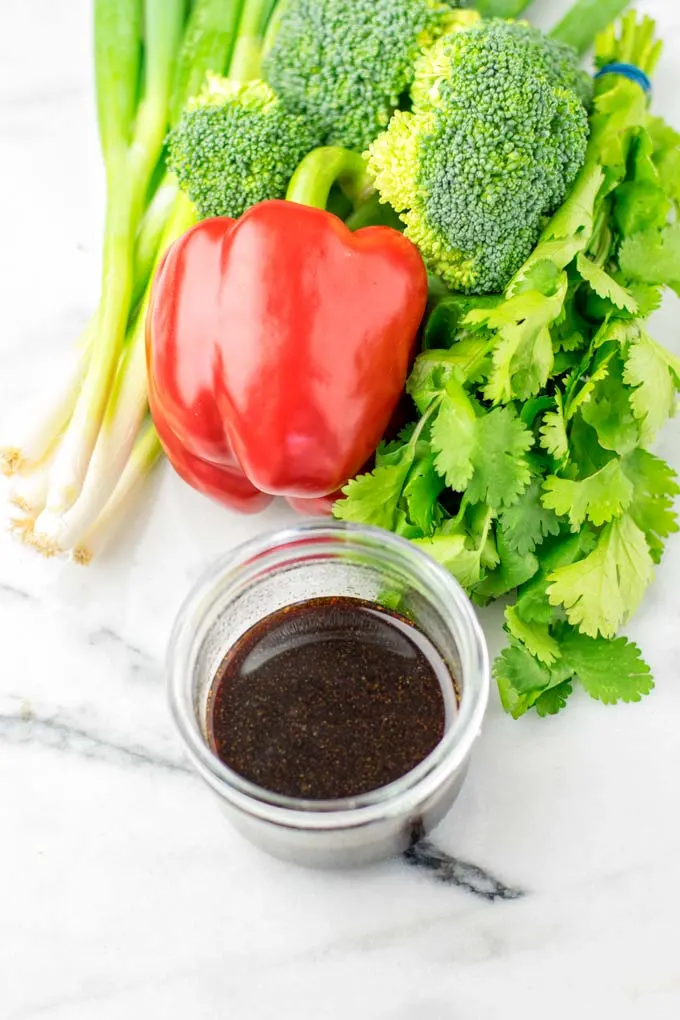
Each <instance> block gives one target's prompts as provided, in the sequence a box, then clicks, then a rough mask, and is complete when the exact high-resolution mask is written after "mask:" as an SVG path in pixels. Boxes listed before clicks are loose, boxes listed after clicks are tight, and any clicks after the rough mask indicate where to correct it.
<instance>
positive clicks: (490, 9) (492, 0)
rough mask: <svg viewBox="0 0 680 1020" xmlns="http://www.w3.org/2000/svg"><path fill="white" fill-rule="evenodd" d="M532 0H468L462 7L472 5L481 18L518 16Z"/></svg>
mask: <svg viewBox="0 0 680 1020" xmlns="http://www.w3.org/2000/svg"><path fill="white" fill-rule="evenodd" d="M531 2H532V0H468V2H467V3H464V4H461V6H462V7H474V9H475V10H476V11H479V13H480V14H481V16H482V17H483V18H518V17H519V16H520V14H521V13H522V11H524V10H525V9H526V8H527V7H528V6H529V4H530V3H531Z"/></svg>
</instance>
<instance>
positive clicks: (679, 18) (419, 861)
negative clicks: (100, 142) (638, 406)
mask: <svg viewBox="0 0 680 1020" xmlns="http://www.w3.org/2000/svg"><path fill="white" fill-rule="evenodd" d="M536 6H537V9H538V12H539V13H540V15H541V17H542V19H543V22H544V23H547V24H549V23H550V22H551V20H554V18H555V15H556V14H558V13H559V11H560V9H561V8H563V7H564V6H565V4H564V0H539V2H538V3H537V5H536ZM639 6H640V7H641V8H642V9H643V10H646V11H649V12H650V13H651V14H653V15H655V16H657V17H658V19H659V21H660V24H661V28H662V32H663V36H664V37H665V39H666V40H667V49H666V54H665V57H664V60H663V64H662V66H661V69H660V71H659V73H658V76H657V84H656V97H657V104H658V108H659V109H660V110H661V111H663V112H665V113H666V114H667V115H668V116H669V117H671V118H673V115H674V114H675V117H674V120H675V122H676V124H677V123H678V122H680V107H679V106H678V99H677V96H678V94H679V93H680V10H679V9H678V8H677V7H676V5H675V4H671V3H669V2H668V0H647V2H644V3H641V4H640V5H639ZM89 7H90V4H89V0H61V2H60V3H58V4H56V3H53V2H50V0H25V2H24V3H21V4H18V3H16V4H9V3H4V4H3V5H2V11H1V12H0V14H1V17H0V24H1V25H2V32H1V33H0V151H1V152H2V162H1V164H0V182H1V183H2V198H1V199H0V203H1V205H2V210H3V214H2V220H3V237H2V244H0V279H1V280H2V285H1V288H0V290H1V292H2V305H1V306H0V315H1V317H2V318H1V320H0V322H1V329H0V426H2V425H5V426H6V424H7V422H8V420H9V419H10V418H11V417H12V415H13V414H15V413H16V412H17V411H18V410H19V409H20V408H21V407H22V406H23V405H24V404H25V402H26V401H27V400H28V398H29V397H30V395H31V393H32V392H33V391H34V389H35V387H36V386H37V385H39V384H40V382H41V381H46V380H49V378H50V376H51V374H52V373H53V372H54V370H55V368H56V367H57V366H58V364H59V362H60V359H61V358H62V356H63V352H64V351H65V350H66V349H67V348H68V345H69V344H70V343H71V341H72V339H73V338H74V337H75V336H76V334H77V333H78V331H79V328H80V326H81V325H82V324H83V323H84V322H85V321H86V319H87V317H88V315H89V313H90V311H91V308H92V303H93V300H94V297H95V295H96V292H97V286H98V272H99V250H98V239H99V237H100V233H101V219H102V187H103V182H102V172H101V167H100V165H99V156H98V149H97V142H96V133H95V128H94V109H93V94H92V82H91V66H90V64H91V53H90V20H89V17H90V15H89ZM677 322H678V306H677V303H676V302H675V301H673V302H669V303H668V304H667V305H666V307H665V309H664V310H663V311H662V312H661V313H659V315H658V317H657V322H656V329H655V333H656V335H657V336H658V337H659V339H661V340H663V341H664V342H666V343H669V344H670V345H672V346H674V347H675V349H676V351H677V350H678V349H679V348H680V341H678V339H677ZM660 452H661V453H662V455H663V456H664V457H666V458H667V459H668V460H669V461H671V463H673V464H674V466H675V467H676V468H678V469H680V423H678V422H676V423H675V424H672V425H671V426H670V427H669V428H668V429H667V431H666V433H665V436H664V439H663V442H662V444H661V450H660ZM291 518H292V515H291V514H290V513H289V512H287V511H285V510H282V509H281V508H280V507H277V508H274V509H272V510H271V511H269V512H267V513H265V514H263V515H262V516H260V517H258V518H255V519H248V518H241V517H238V516H236V515H233V514H230V513H227V512H226V511H224V510H221V509H219V508H218V507H216V506H213V505H211V504H210V503H208V502H207V501H205V500H203V499H202V498H201V497H200V496H199V495H197V494H196V493H194V492H192V491H191V490H189V489H188V488H186V487H185V486H183V485H182V484H181V483H180V482H179V480H178V479H177V478H176V477H174V475H173V474H172V473H171V471H170V470H169V469H168V468H167V467H164V468H163V469H162V470H161V471H159V473H158V475H157V477H156V478H155V480H154V481H153V483H152V484H151V485H150V486H149V491H148V494H147V496H146V498H145V500H144V503H143V506H142V508H141V510H140V513H139V516H138V517H137V519H136V520H135V521H134V522H133V523H131V524H129V525H128V526H127V528H126V531H125V534H124V535H123V536H122V537H121V539H120V541H119V542H118V544H117V546H116V548H115V551H114V553H113V554H111V555H109V556H108V557H105V558H104V559H102V560H101V561H100V562H96V563H94V564H92V565H91V566H90V567H89V568H79V567H76V566H71V565H69V564H61V563H57V562H54V561H52V562H45V561H43V560H41V559H40V558H38V557H36V556H34V555H32V554H31V553H29V552H28V551H26V550H25V549H23V548H21V547H20V546H19V545H16V544H13V543H12V542H11V541H10V539H9V538H6V537H5V536H4V535H3V536H2V537H1V538H0V834H1V838H0V1018H2V1020H42V1018H49V1020H123V1018H126V1020H127V1018H133V1020H137V1018H142V1017H150V1018H153V1020H155V1018H157V1017H163V1018H165V1020H179V1018H185V1017H188V1018H190V1020H214V1018H217V1017H229V1018H234V1020H242V1018H243V1020H280V1018H281V1017H283V1018H288V1017H296V1018H299V1020H312V1018H314V1020H317V1018H322V1020H344V1018H346V1017H357V1018H361V1020H406V1018H413V1017H417V1018H419V1020H496V1018H501V1017H503V1018H507V1017H520V1016H521V1017H522V1018H524V1020H534V1018H536V1020H538V1018H543V1017H544V1016H546V1015H548V1016H550V1017H551V1018H552V1020H561V1018H571V1017H573V1016H574V1015H575V1014H580V1015H583V1016H585V1017H586V1018H588V1020H589V1018H590V1017H596V1016H601V1017H607V1018H609V1017H616V1018H617V1020H629V1018H635V1020H643V1018H644V1020H666V1018H667V1020H671V1018H677V1017H678V1016H679V1015H680V963H679V962H678V950H677V924H678V917H679V916H680V886H679V884H678V878H677V871H678V860H680V821H679V820H678V815H677V795H676V783H677V777H678V775H679V774H680V740H678V725H679V721H680V684H679V683H678V675H677V674H678V634H679V633H680V598H679V597H678V585H677V578H678V577H679V576H680V539H677V540H675V541H673V542H671V545H670V551H669V553H668V555H667V557H666V559H665V561H664V563H663V566H662V567H661V568H660V570H659V571H658V577H657V580H656V583H655V585H654V587H653V588H652V590H651V592H650V593H649V595H648V597H647V598H646V600H645V603H644V605H643V607H642V609H641V611H640V612H639V614H638V616H637V618H636V620H635V622H634V625H633V626H632V628H631V632H632V634H633V635H634V637H635V638H636V639H637V640H638V641H639V642H640V643H641V644H642V646H643V648H644V650H645V653H646V656H647V658H648V659H649V661H650V662H651V664H652V666H653V669H654V673H655V675H656V679H657V685H658V686H657V690H656V692H655V693H654V694H653V696H652V697H650V698H648V699H647V700H646V701H645V702H644V703H643V704H640V705H633V706H621V707H619V708H605V707H603V706H601V705H599V704H597V703H596V702H594V701H591V700H589V699H588V698H587V697H586V696H585V695H580V696H579V695H574V697H573V698H572V701H571V702H570V705H569V709H568V711H567V712H566V713H565V714H564V715H562V716H560V717H557V718H555V719H548V720H540V719H538V718H527V719H524V720H522V721H521V722H518V723H515V722H513V721H512V720H510V719H509V718H507V717H506V716H505V715H503V713H502V711H501V709H500V706H499V704H498V699H497V696H496V695H495V692H494V695H493V698H492V703H491V706H490V709H489V714H488V718H487V722H486V726H485V729H484V733H483V737H482V740H481V742H480V745H479V747H478V750H477V754H476V758H475V760H474V762H473V767H472V770H471V774H470V777H469V780H468V783H467V785H466V787H465V789H464V791H463V793H462V795H461V797H460V799H459V801H458V802H457V804H456V806H455V808H454V810H453V811H452V812H451V814H450V815H449V816H448V817H447V819H446V820H445V821H444V823H443V824H442V825H441V826H440V828H439V829H438V830H437V832H436V834H435V837H434V838H435V841H436V845H437V848H439V849H440V850H441V851H442V853H441V855H439V856H438V855H437V854H436V853H435V854H434V855H433V856H431V857H428V856H427V854H424V853H422V854H420V855H418V856H417V857H416V858H415V859H414V860H412V861H411V862H410V863H411V864H414V865H416V866H415V867H413V866H409V862H407V861H406V860H404V859H399V860H394V861H391V862H388V863H385V864H383V865H380V866H377V867H374V868H371V869H369V870H365V871H357V872H351V873H329V874H325V873H308V872H304V871H301V870H298V869H296V868H293V867H290V866H287V865H285V864H282V863H279V862H277V861H275V860H271V859H269V858H267V857H265V856H264V855H262V854H261V853H259V852H257V851H255V850H253V849H252V848H251V847H250V846H249V845H247V844H246V843H244V842H243V841H242V840H241V838H240V837H239V836H238V835H237V834H236V833H235V832H234V831H232V829H231V828H230V827H229V826H228V825H227V823H226V822H225V821H224V820H223V818H222V816H221V814H220V813H219V811H218V810H217V809H216V806H215V804H214V803H213V800H212V798H211V796H210V794H209V793H207V792H206V791H205V789H204V788H203V786H202V785H201V784H200V783H199V781H198V780H196V779H195V778H194V777H193V775H192V774H191V773H190V771H189V769H188V767H187V764H186V763H185V761H184V760H183V757H182V753H181V750H180V748H179V746H178V742H177V740H176V738H175V735H174V732H173V730H172V726H171V723H170V720H169V718H168V712H167V709H166V703H165V694H164V690H163V676H162V659H163V654H164V648H165V644H166V640H167V637H168V632H169V628H170V625H171V622H172V620H173V617H174V614H175V612H176V611H177V608H178V606H179V604H180V602H181V600H182V599H183V597H184V595H185V593H186V591H187V589H188V587H189V585H190V584H191V583H192V582H193V581H194V580H195V578H196V577H197V576H198V574H199V573H200V572H201V571H202V570H203V569H204V568H205V567H206V565H207V564H208V563H209V562H210V561H211V560H212V559H213V558H214V557H215V556H216V555H217V554H218V553H220V552H222V551H224V550H225V549H228V548H229V547H231V546H233V545H234V544H236V543H237V542H239V541H240V540H242V539H244V538H246V537H248V536H251V535H253V534H254V533H256V532H258V531H260V530H263V529H267V528H271V527H274V526H277V525H279V524H281V523H282V522H284V521H285V520H289V519H291ZM483 623H484V626H485V629H486V630H487V633H488V635H489V638H490V642H491V644H492V649H493V650H495V649H496V648H497V647H498V642H499V630H500V628H499V618H498V614H497V613H494V612H493V611H492V612H490V613H488V614H484V616H483Z"/></svg>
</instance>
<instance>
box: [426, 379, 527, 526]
mask: <svg viewBox="0 0 680 1020" xmlns="http://www.w3.org/2000/svg"><path fill="white" fill-rule="evenodd" d="M431 442H432V447H433V449H434V450H435V453H436V459H435V465H436V468H437V471H438V472H439V473H440V474H441V475H442V477H444V478H445V479H446V483H447V485H449V486H450V487H451V488H452V489H455V490H457V491H458V492H463V491H464V492H465V494H466V496H467V498H468V500H469V502H471V503H482V502H483V503H487V504H488V505H489V506H490V507H492V508H493V509H498V508H500V507H502V506H510V505H511V504H512V503H514V502H515V501H516V500H517V499H518V497H519V496H520V495H521V494H522V493H523V492H524V490H525V489H526V487H527V486H528V484H529V481H530V479H531V472H530V469H529V463H528V461H527V458H526V453H527V451H528V450H529V449H530V447H531V446H532V445H533V436H532V434H531V432H530V431H529V429H527V428H526V426H525V425H524V424H523V423H522V422H521V421H520V419H519V418H518V417H517V415H516V414H515V412H514V410H513V409H512V408H508V407H497V408H495V409H494V410H493V411H490V412H488V413H482V414H481V416H480V417H477V415H476V413H475V408H474V405H473V404H472V402H471V401H470V399H469V398H468V396H467V395H466V393H465V391H464V390H463V387H462V386H461V384H460V383H459V382H458V381H457V380H455V379H453V380H451V381H450V382H449V384H448V386H447V388H446V392H445V394H444V396H443V398H442V401H441V404H440V407H439V410H438V412H437V416H436V418H435V419H434V421H433V423H432V433H431Z"/></svg>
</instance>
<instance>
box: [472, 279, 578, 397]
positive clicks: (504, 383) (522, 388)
mask: <svg viewBox="0 0 680 1020" xmlns="http://www.w3.org/2000/svg"><path fill="white" fill-rule="evenodd" d="M535 268H536V266H534V270H535ZM567 282H568V281H567V277H566V274H562V276H561V279H560V280H559V286H558V288H557V290H556V291H555V292H554V293H553V294H551V295H550V296H546V295H545V294H542V293H540V292H539V291H537V290H529V291H524V292H519V293H517V292H516V293H515V294H514V296H513V297H510V298H508V299H507V300H506V301H504V302H503V303H502V304H500V305H498V306H497V307H496V308H488V309H478V310H477V311H474V312H470V314H469V315H468V317H467V320H466V321H467V322H469V323H471V324H483V325H485V326H486V327H488V328H489V329H492V330H496V331H497V334H498V336H497V339H496V343H495V346H494V352H493V368H492V369H491V372H490V375H489V381H488V383H487V386H486V388H485V390H484V395H485V397H486V399H487V400H490V401H492V402H493V403H495V404H507V403H509V402H510V401H511V400H514V399H520V400H526V399H527V398H528V397H531V396H533V395H534V394H535V393H538V392H539V390H541V389H542V388H543V387H544V386H545V384H546V382H547V381H548V379H549V377H550V374H551V372H552V368H553V361H554V354H553V346H552V340H551V337H550V329H549V327H550V324H551V323H552V322H553V321H554V320H555V319H556V318H557V317H558V315H559V314H560V313H561V311H562V306H563V304H564V299H565V296H566V293H567Z"/></svg>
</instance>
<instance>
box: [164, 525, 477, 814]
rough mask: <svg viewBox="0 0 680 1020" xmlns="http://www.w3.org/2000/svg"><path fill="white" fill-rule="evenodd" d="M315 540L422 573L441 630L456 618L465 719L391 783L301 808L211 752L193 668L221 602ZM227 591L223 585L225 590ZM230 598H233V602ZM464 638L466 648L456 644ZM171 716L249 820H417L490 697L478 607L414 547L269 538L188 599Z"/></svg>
mask: <svg viewBox="0 0 680 1020" xmlns="http://www.w3.org/2000/svg"><path fill="white" fill-rule="evenodd" d="M310 540H311V541H314V542H318V543H323V542H329V543H332V542H337V541H338V540H340V541H342V542H343V543H344V544H345V547H347V546H348V545H349V546H352V545H353V546H354V547H355V548H356V549H357V551H358V550H359V549H360V548H361V547H362V545H363V551H364V552H365V551H366V550H367V549H368V548H371V550H372V551H373V553H374V554H376V555H380V556H382V557H383V558H388V559H390V558H391V559H392V561H395V560H396V561H399V562H402V563H403V562H404V561H405V560H406V561H407V565H408V566H409V567H410V569H411V570H413V571H414V572H417V573H418V575H419V579H420V581H421V582H423V583H424V584H425V585H426V586H427V590H428V593H429V595H430V596H431V597H432V598H433V600H434V601H435V602H436V604H437V606H438V608H439V611H440V613H441V614H442V618H443V619H444V622H445V623H446V624H447V626H449V620H451V619H452V618H454V617H455V628H454V627H452V628H451V629H452V630H454V641H455V644H456V647H457V650H458V654H459V657H460V664H461V677H460V678H457V679H459V680H460V684H461V697H460V704H459V710H458V712H457V713H456V716H455V718H454V719H453V721H452V724H451V726H450V728H449V729H448V730H447V732H446V733H445V734H444V736H443V737H442V739H441V741H440V742H439V743H438V744H437V746H436V747H435V748H434V749H433V750H432V751H431V752H430V754H429V755H427V757H426V758H424V759H423V761H422V762H420V763H419V764H418V765H416V766H415V768H413V769H411V770H410V771H409V772H407V773H405V774H404V775H403V776H400V777H399V778H398V779H396V780H394V781H393V782H391V783H389V784H387V785H385V786H381V787H378V788H376V789H375V790H370V791H368V792H366V793H362V794H358V795H356V796H354V797H343V798H338V799H335V800H323V801H321V800H303V799H301V798H295V797H289V796H285V795H283V794H278V793H274V792H273V791H271V790H267V789H265V788H264V787H261V786H259V785H257V784H256V783H253V782H252V781H251V780H249V779H246V778H245V777H244V776H242V775H240V774H239V773H237V772H235V771H234V770H233V769H231V768H229V766H228V765H226V764H225V763H224V762H222V761H221V760H220V759H219V758H218V756H217V754H216V753H215V752H214V751H213V750H212V749H211V748H210V747H209V745H208V743H207V741H206V738H205V735H204V734H203V732H202V731H201V729H200V726H199V723H198V720H197V713H196V711H195V708H194V699H193V663H194V661H195V657H196V654H197V651H198V649H199V648H200V646H201V642H202V638H204V637H205V633H206V632H207V629H209V628H206V626H205V621H206V618H207V616H208V614H209V611H210V608H211V606H212V605H213V604H214V602H215V601H216V598H218V597H219V598H220V599H221V600H224V599H225V597H226V598H227V599H228V598H229V594H230V591H233V596H235V595H236V594H237V593H238V591H239V589H242V588H243V586H244V585H245V584H246V583H247V582H248V580H249V577H252V573H253V569H254V567H255V565H259V566H260V568H261V567H262V565H263V563H264V562H266V558H267V557H268V556H272V557H274V556H276V554H277V553H280V552H281V551H283V550H285V549H286V548H290V547H295V546H296V545H298V546H299V545H300V544H304V543H308V542H310ZM225 582H226V584H225ZM233 596H232V597H233ZM461 632H462V636H463V637H464V641H463V642H461V641H460V640H459V634H460V633H461ZM166 674H167V690H168V699H169V703H170V710H171V714H172V717H173V719H174V721H175V725H176V727H177V729H178V732H179V734H180V737H181V739H182V741H183V743H184V747H185V750H186V752H187V754H188V756H189V759H190V761H191V763H192V764H193V766H194V768H195V769H196V771H197V772H198V773H199V775H201V777H202V778H203V779H204V780H205V781H206V782H207V783H208V784H209V785H210V786H211V787H212V788H213V789H214V790H215V792H217V793H218V794H219V795H220V796H222V797H223V798H224V799H225V800H227V801H229V802H230V803H231V804H232V805H233V806H234V807H236V808H238V809H240V810H241V811H243V812H244V813H246V814H249V815H254V816H257V817H259V818H261V819H264V820H267V821H270V822H274V823H276V824H278V825H282V826H288V827H292V828H297V829H300V828H304V829H329V828H336V827H338V826H343V827H355V826H360V825H365V824H370V823H371V822H372V821H374V820H376V819H378V818H383V817H385V816H386V815H399V816H403V815H408V814H409V813H410V812H413V811H417V809H418V806H419V805H420V804H421V803H422V802H423V801H425V800H426V799H427V798H428V797H429V796H430V795H431V794H432V793H434V792H435V791H436V790H437V789H439V787H440V786H442V785H444V784H445V783H446V782H447V781H448V779H449V778H450V777H451V776H453V775H454V774H455V773H456V772H457V771H458V769H459V768H460V767H461V766H462V765H463V764H464V763H465V761H466V760H467V757H468V755H469V753H470V750H471V747H472V745H473V743H474V741H475V739H476V737H477V736H478V734H479V731H480V729H481V724H482V720H483V717H484V713H485V711H486V707H487V703H488V698H489V687H490V677H489V655H488V650H487V646H486V640H485V638H484V634H483V632H482V628H481V626H480V624H479V621H478V619H477V615H476V613H475V611H474V608H473V606H472V603H471V602H470V600H469V598H468V597H467V595H466V594H465V592H464V591H463V589H462V587H461V585H460V584H459V583H458V581H457V580H456V579H455V578H454V577H453V576H452V575H451V574H450V573H449V572H448V571H447V570H446V569H445V568H444V567H443V566H442V565H441V564H439V563H437V561H436V560H434V559H432V558H431V557H430V556H428V555H427V554H426V553H425V552H424V551H423V550H422V549H420V548H418V547H417V546H415V545H414V544H413V543H411V542H409V541H408V540H406V539H404V538H402V537H400V536H398V535H394V534H392V533H391V532H388V531H385V530H383V529H382V528H376V527H372V526H368V525H359V524H353V523H350V522H344V521H324V522H316V521H314V522H311V523H306V524H300V525H297V526H295V527H289V528H284V529H281V530H277V531H270V532H267V533H265V534H262V535H259V536H257V537H256V538H253V539H251V540H249V541H247V542H244V543H242V544H240V545H238V546H237V547H236V548H234V549H232V550H231V551H230V552H228V553H226V554H225V555H223V556H221V557H219V558H218V559H217V560H216V561H215V562H214V563H213V564H212V565H211V566H210V567H209V568H208V569H207V570H206V571H205V572H204V573H203V575H202V576H201V577H200V578H199V579H198V581H197V582H196V583H195V584H194V586H193V588H192V589H191V591H190V592H189V594H188V595H187V597H186V598H185V600H184V602H183V604H182V606H181V608H180V610H179V613H178V615H177V618H176V620H175V623H174V625H173V628H172V632H171V636H170V641H169V645H168V653H167V660H166Z"/></svg>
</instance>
